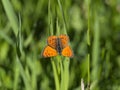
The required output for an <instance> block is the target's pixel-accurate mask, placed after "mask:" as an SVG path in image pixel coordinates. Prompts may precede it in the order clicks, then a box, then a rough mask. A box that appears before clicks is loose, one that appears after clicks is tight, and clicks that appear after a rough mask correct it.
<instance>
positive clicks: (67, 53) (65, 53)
mask: <svg viewBox="0 0 120 90" xmlns="http://www.w3.org/2000/svg"><path fill="white" fill-rule="evenodd" d="M61 54H62V55H63V56H67V57H73V56H74V55H73V52H72V49H71V48H70V46H67V47H65V48H64V49H63V50H62V53H61Z"/></svg>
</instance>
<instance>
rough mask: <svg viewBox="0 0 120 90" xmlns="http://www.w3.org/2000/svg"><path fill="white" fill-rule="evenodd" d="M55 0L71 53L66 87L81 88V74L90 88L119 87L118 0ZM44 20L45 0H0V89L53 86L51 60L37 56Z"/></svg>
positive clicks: (43, 42) (48, 88) (44, 89)
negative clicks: (59, 5) (68, 39)
mask: <svg viewBox="0 0 120 90" xmlns="http://www.w3.org/2000/svg"><path fill="white" fill-rule="evenodd" d="M50 1H51V10H52V11H51V13H52V15H53V25H54V26H55V22H56V19H55V18H54V17H56V16H57V17H59V26H61V27H62V22H61V20H62V19H61V18H60V16H59V15H61V12H58V13H57V15H55V12H53V11H54V9H55V7H54V6H55V4H56V3H55V0H50ZM56 1H57V0H56ZM61 1H62V7H63V11H64V14H65V19H66V24H67V28H68V29H67V34H68V36H69V38H70V44H71V47H72V49H73V52H74V57H73V58H72V59H70V65H69V86H68V87H69V89H68V90H81V86H80V85H81V78H83V79H84V84H85V88H87V84H88V80H89V79H90V88H91V90H101V89H102V90H120V0H89V3H90V4H88V0H61ZM57 5H58V4H56V6H57ZM48 18H49V14H48V0H0V90H55V82H54V75H53V70H52V65H51V60H50V59H49V58H48V59H44V58H42V57H41V52H42V50H43V48H44V47H45V45H46V40H47V37H48V36H49V21H48ZM20 21H21V22H20ZM20 23H21V26H20ZM18 27H19V28H18ZM88 29H89V31H87V30H88ZM54 31H56V30H54ZM89 35H90V37H89ZM88 40H90V45H89V44H88V42H89V41H88ZM88 56H90V58H89V60H90V63H88ZM88 69H90V74H89V76H88V73H89V72H88ZM88 77H90V78H88Z"/></svg>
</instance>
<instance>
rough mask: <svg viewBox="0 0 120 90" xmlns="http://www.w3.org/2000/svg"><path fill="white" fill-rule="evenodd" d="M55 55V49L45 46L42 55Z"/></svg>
mask: <svg viewBox="0 0 120 90" xmlns="http://www.w3.org/2000/svg"><path fill="white" fill-rule="evenodd" d="M56 55H57V51H56V50H55V49H53V48H52V47H50V46H46V47H45V48H44V50H43V53H42V56H43V57H53V56H56Z"/></svg>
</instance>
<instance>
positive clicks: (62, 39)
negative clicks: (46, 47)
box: [58, 35, 69, 48]
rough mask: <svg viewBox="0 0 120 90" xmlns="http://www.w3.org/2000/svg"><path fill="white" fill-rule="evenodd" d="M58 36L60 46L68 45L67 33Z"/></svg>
mask: <svg viewBox="0 0 120 90" xmlns="http://www.w3.org/2000/svg"><path fill="white" fill-rule="evenodd" d="M58 38H60V43H61V48H65V47H66V46H68V42H69V37H68V36H67V35H60V36H59V37H58Z"/></svg>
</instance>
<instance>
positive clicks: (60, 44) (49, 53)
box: [42, 35, 73, 57]
mask: <svg viewBox="0 0 120 90" xmlns="http://www.w3.org/2000/svg"><path fill="white" fill-rule="evenodd" d="M68 42H69V37H68V36H67V35H60V36H50V37H48V39H47V46H46V47H45V48H44V50H43V53H42V56H43V57H53V56H57V55H58V54H60V55H63V56H67V57H73V52H72V49H71V48H70V46H69V45H68Z"/></svg>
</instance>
